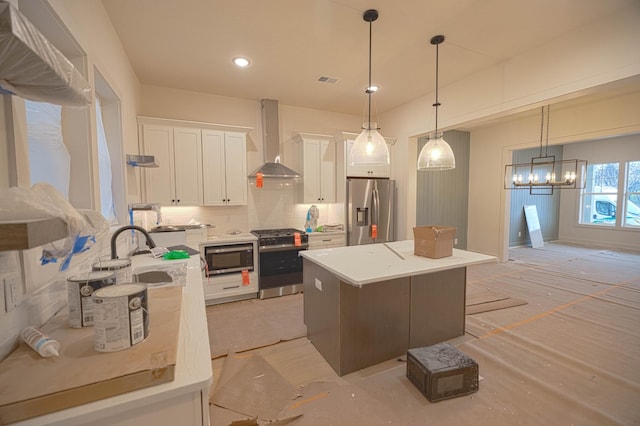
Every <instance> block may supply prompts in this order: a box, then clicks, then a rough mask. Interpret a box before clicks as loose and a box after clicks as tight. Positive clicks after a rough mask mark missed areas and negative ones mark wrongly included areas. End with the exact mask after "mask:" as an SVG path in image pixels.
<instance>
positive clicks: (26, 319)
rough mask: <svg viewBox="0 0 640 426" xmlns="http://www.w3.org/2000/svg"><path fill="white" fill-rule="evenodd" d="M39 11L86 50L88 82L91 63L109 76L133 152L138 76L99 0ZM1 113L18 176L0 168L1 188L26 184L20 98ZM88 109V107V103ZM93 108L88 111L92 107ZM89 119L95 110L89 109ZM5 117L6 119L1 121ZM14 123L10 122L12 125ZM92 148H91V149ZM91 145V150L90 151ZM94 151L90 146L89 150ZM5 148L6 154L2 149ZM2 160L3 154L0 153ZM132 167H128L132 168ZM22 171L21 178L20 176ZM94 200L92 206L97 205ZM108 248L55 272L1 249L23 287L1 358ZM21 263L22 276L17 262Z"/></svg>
mask: <svg viewBox="0 0 640 426" xmlns="http://www.w3.org/2000/svg"><path fill="white" fill-rule="evenodd" d="M43 6H44V8H45V9H43V13H49V11H48V10H49V9H48V8H49V6H51V9H53V11H54V12H55V14H56V15H58V18H59V20H60V21H61V22H62V24H63V25H64V26H65V27H66V28H67V29H68V30H69V33H70V35H71V37H72V38H74V39H75V40H76V41H77V42H78V43H79V45H80V46H81V48H82V49H83V50H84V52H85V53H86V55H87V58H86V59H87V61H86V64H87V71H88V73H87V81H89V83H90V84H91V85H92V86H93V84H94V77H93V70H94V66H95V67H96V68H97V69H99V71H100V73H101V74H102V75H103V76H104V78H105V79H106V80H107V81H108V83H109V84H110V86H111V87H112V88H113V90H114V92H115V93H116V94H117V95H118V97H119V98H120V104H121V105H120V106H121V112H122V125H123V133H124V134H123V140H124V152H137V151H138V149H137V147H138V136H137V124H136V115H137V113H138V110H139V107H140V88H139V83H138V80H137V77H136V76H135V74H134V73H133V71H132V69H131V65H130V63H129V61H128V59H127V56H126V54H125V53H124V49H123V48H122V45H121V43H120V40H119V39H118V38H117V36H116V33H115V31H114V29H113V27H112V26H111V23H110V21H109V19H108V17H107V14H106V11H105V10H104V8H103V6H102V2H101V1H99V0H51V1H49V2H46V1H45V2H44V3H43ZM2 100H3V107H2V108H0V111H2V110H4V114H2V115H0V129H2V130H0V133H2V135H1V136H0V152H2V154H1V155H0V165H1V164H4V163H7V164H8V165H9V166H10V167H14V168H15V170H17V178H15V177H14V178H12V179H14V181H15V182H12V181H11V179H10V177H9V176H8V173H9V170H8V169H7V168H4V167H2V168H1V169H2V171H1V173H2V177H1V178H0V185H1V186H0V187H1V188H6V187H7V186H8V185H24V186H27V185H28V169H29V165H28V156H27V155H26V154H25V152H28V147H27V142H26V126H25V123H24V118H23V117H22V118H21V115H22V116H23V115H24V106H23V105H22V106H21V103H22V102H23V101H22V100H21V99H20V98H17V97H9V96H6V95H5V96H3V99H2ZM90 108H93V106H92V107H90ZM92 111H93V110H92ZM89 116H91V117H92V118H93V117H95V113H94V112H92V113H91V114H89ZM6 119H9V120H11V121H10V122H6V121H5V120H6ZM14 124H15V126H14ZM90 128H91V132H90V133H91V134H90V135H85V138H86V139H87V144H90V145H91V147H95V146H96V141H95V123H94V122H92V123H91V126H90ZM9 138H12V139H13V138H15V139H16V140H17V144H16V152H13V153H12V152H10V150H9V145H10V143H9V142H8V139H9ZM91 149H93V148H91ZM91 149H90V151H91ZM93 152H95V151H93ZM5 153H8V154H5ZM5 155H8V156H7V157H6V160H5V159H4V156H5ZM90 161H91V163H92V169H93V170H94V171H96V170H97V158H94V159H92V160H90ZM131 169H132V168H131ZM125 172H126V173H127V189H128V196H129V197H130V199H131V200H132V201H133V200H136V197H139V190H138V188H139V185H138V184H137V183H136V175H135V172H134V171H133V170H129V168H128V169H127V170H126V171H123V173H125ZM25 176H26V177H25ZM92 185H93V186H94V193H95V194H97V189H96V185H97V181H95V182H93V183H92ZM94 204H95V205H96V206H97V205H98V204H97V203H95V200H94ZM107 250H108V241H106V242H105V241H100V242H99V244H98V245H97V246H96V247H95V248H93V249H91V250H90V251H88V252H86V253H84V254H82V255H81V256H79V257H78V258H76V260H75V261H74V262H72V269H71V270H69V271H67V272H58V265H55V264H54V265H51V264H50V265H46V266H41V265H40V263H39V258H40V254H41V250H40V249H31V250H27V251H25V252H24V253H23V259H22V260H20V257H19V255H18V252H6V253H0V266H2V271H3V272H7V271H8V270H16V271H18V273H19V275H20V278H21V281H22V283H21V284H22V288H23V289H24V290H25V294H24V296H23V300H22V303H21V304H20V306H18V307H17V308H16V309H14V310H13V311H11V312H10V313H8V314H4V315H3V314H2V313H0V359H2V358H3V357H4V356H5V355H6V354H7V353H9V351H10V350H11V349H12V348H13V347H14V346H15V345H16V344H17V336H18V333H19V331H20V329H21V328H22V327H24V326H26V325H27V324H34V325H41V324H42V323H43V322H44V321H46V320H47V319H48V317H49V316H50V315H52V314H53V313H55V311H56V310H58V309H60V307H61V306H64V303H65V302H66V293H64V283H65V282H66V278H67V277H68V276H69V275H71V274H73V273H77V272H78V271H79V269H80V268H82V267H86V265H87V264H88V263H90V261H91V259H92V258H95V257H97V256H99V255H101V254H104V253H105V252H106V251H107ZM20 262H22V263H23V264H24V268H25V271H24V275H25V276H24V277H23V276H22V273H20V272H19V270H20V268H19V267H18V266H17V264H19V263H20Z"/></svg>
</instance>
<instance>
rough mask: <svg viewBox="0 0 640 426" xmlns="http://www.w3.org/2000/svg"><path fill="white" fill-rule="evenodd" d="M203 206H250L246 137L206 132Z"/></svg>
mask: <svg viewBox="0 0 640 426" xmlns="http://www.w3.org/2000/svg"><path fill="white" fill-rule="evenodd" d="M202 153H203V164H204V173H203V174H204V205H206V206H241V205H246V204H247V140H246V134H245V133H239V132H223V131H217V130H203V132H202Z"/></svg>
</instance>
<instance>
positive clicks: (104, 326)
mask: <svg viewBox="0 0 640 426" xmlns="http://www.w3.org/2000/svg"><path fill="white" fill-rule="evenodd" d="M147 303H148V297H147V285H146V284H143V283H124V284H118V285H114V286H110V287H105V288H102V289H100V290H98V291H96V292H95V293H93V304H94V324H93V328H94V329H95V340H94V348H95V350H96V351H98V352H115V351H120V350H122V349H127V348H130V347H132V346H134V345H136V344H138V343H140V342H142V341H143V340H144V339H146V338H147V337H148V336H149V311H148V309H147Z"/></svg>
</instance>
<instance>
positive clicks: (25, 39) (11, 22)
mask: <svg viewBox="0 0 640 426" xmlns="http://www.w3.org/2000/svg"><path fill="white" fill-rule="evenodd" d="M0 93H11V94H15V95H18V96H20V97H22V98H25V99H30V100H33V101H40V102H49V103H52V104H56V105H63V106H87V105H89V104H90V103H91V87H90V86H89V84H88V83H87V81H86V80H85V79H84V77H83V76H82V75H81V74H80V73H79V72H78V70H76V68H75V67H74V66H73V64H72V63H71V62H69V60H68V59H67V58H66V57H65V56H64V55H63V54H62V52H60V51H59V50H58V49H56V48H55V46H53V44H51V43H50V42H49V41H48V40H47V39H46V38H45V37H44V36H43V35H42V34H41V33H40V31H38V29H37V28H36V27H35V26H34V25H33V24H31V22H29V21H28V20H27V19H26V18H25V17H24V16H23V15H22V14H21V13H20V12H19V11H18V10H17V9H16V8H15V7H13V6H12V5H10V4H9V3H6V2H3V1H0Z"/></svg>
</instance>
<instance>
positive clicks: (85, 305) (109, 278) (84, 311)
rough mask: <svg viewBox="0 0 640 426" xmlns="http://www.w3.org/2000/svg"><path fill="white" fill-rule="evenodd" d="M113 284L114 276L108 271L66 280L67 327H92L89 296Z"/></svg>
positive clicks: (91, 310) (85, 274)
mask: <svg viewBox="0 0 640 426" xmlns="http://www.w3.org/2000/svg"><path fill="white" fill-rule="evenodd" d="M115 283H116V275H115V274H114V273H113V272H109V271H93V272H87V273H84V274H78V275H74V276H72V277H70V278H67V305H68V306H69V327H72V328H82V327H87V326H90V325H93V299H92V298H91V295H92V294H93V293H94V292H95V291H96V290H99V289H101V288H103V287H107V286H110V285H114V284H115Z"/></svg>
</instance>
